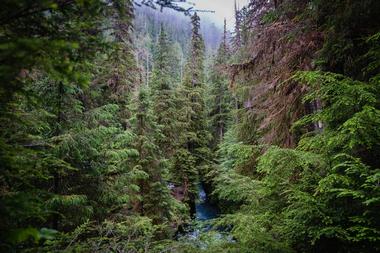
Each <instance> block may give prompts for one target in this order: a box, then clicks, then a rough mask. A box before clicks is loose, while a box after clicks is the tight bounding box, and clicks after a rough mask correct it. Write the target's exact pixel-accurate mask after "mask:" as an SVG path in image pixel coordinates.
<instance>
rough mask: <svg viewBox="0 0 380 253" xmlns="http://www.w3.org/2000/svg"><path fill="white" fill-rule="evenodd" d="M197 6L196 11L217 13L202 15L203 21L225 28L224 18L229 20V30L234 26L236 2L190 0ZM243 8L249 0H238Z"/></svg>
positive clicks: (226, 0)
mask: <svg viewBox="0 0 380 253" xmlns="http://www.w3.org/2000/svg"><path fill="white" fill-rule="evenodd" d="M189 2H192V3H194V4H195V8H196V9H201V10H213V11H215V13H200V16H201V19H202V18H206V19H209V20H210V21H212V22H214V23H215V25H217V26H218V27H223V21H224V18H226V19H227V27H228V29H232V28H233V26H234V0H189ZM236 2H237V3H238V5H239V6H240V8H241V7H243V6H244V5H247V4H248V2H249V0H236Z"/></svg>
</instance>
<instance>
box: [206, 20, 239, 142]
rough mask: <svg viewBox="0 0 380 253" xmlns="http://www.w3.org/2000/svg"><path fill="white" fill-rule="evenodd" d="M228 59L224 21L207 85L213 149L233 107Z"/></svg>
mask: <svg viewBox="0 0 380 253" xmlns="http://www.w3.org/2000/svg"><path fill="white" fill-rule="evenodd" d="M229 57H230V48H229V44H228V41H227V25H226V20H225V21H224V33H223V40H222V42H221V43H220V46H219V48H218V51H217V54H216V56H215V58H214V62H213V66H212V68H211V73H210V85H209V92H208V94H209V96H208V99H209V100H210V101H209V107H210V108H209V117H210V127H211V132H212V134H213V140H212V141H211V147H212V148H213V149H214V148H216V147H217V145H218V144H219V143H220V142H221V141H222V140H223V136H224V134H225V133H226V130H227V127H228V124H229V121H230V119H231V115H230V111H231V109H232V107H233V101H232V99H231V98H232V94H231V93H230V92H229V90H228V83H229V81H228V75H227V63H228V61H229Z"/></svg>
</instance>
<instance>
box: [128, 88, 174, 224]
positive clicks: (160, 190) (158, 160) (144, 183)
mask: <svg viewBox="0 0 380 253" xmlns="http://www.w3.org/2000/svg"><path fill="white" fill-rule="evenodd" d="M134 102H135V103H134V104H135V106H136V108H135V109H134V116H133V117H132V130H133V132H134V133H135V135H136V138H135V141H134V145H133V146H134V148H135V149H136V150H137V151H138V156H137V157H136V158H135V159H134V162H133V163H134V169H137V170H138V171H141V172H142V173H143V174H142V175H143V177H141V178H140V179H139V182H138V185H139V192H140V197H141V199H140V201H139V202H138V203H136V206H135V210H136V211H137V212H138V213H140V214H141V215H146V216H148V217H150V218H152V219H153V223H154V224H164V223H165V222H168V221H169V220H170V219H171V218H172V217H171V216H172V215H173V213H174V212H173V209H174V208H175V207H176V205H175V204H174V203H175V200H174V199H173V197H172V196H171V195H170V192H169V188H168V187H167V177H168V166H167V163H166V162H165V159H164V158H163V155H162V152H161V150H160V148H159V146H157V145H156V141H157V139H158V138H159V132H158V127H157V123H156V117H155V115H154V112H153V111H152V108H151V103H150V97H149V93H148V91H146V90H144V89H141V90H140V91H139V94H138V98H137V99H136V101H134Z"/></svg>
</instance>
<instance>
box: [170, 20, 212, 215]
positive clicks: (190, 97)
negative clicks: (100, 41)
mask: <svg viewBox="0 0 380 253" xmlns="http://www.w3.org/2000/svg"><path fill="white" fill-rule="evenodd" d="M191 23H192V26H193V28H192V37H191V44H190V52H189V57H188V59H187V63H186V69H185V75H184V81H183V83H182V85H181V87H180V89H179V92H180V98H179V102H180V107H179V108H180V110H181V111H180V113H181V116H180V122H182V123H183V124H182V125H183V129H181V132H180V137H179V139H180V145H181V148H180V149H178V150H177V152H176V155H175V161H174V169H175V171H177V170H181V171H179V172H176V173H178V175H182V178H180V180H181V181H180V182H181V184H182V185H183V186H184V188H185V192H186V193H187V196H186V197H187V200H188V201H189V203H190V204H191V207H192V208H193V206H192V205H193V204H194V201H195V192H196V184H197V179H196V178H197V175H198V174H199V173H201V174H203V173H205V171H207V169H206V167H207V164H208V163H209V160H210V150H209V148H208V142H209V139H210V133H209V132H208V127H207V119H206V116H207V115H206V107H205V98H204V95H205V74H204V48H205V47H204V42H203V39H202V36H201V34H200V18H199V16H198V15H197V14H196V13H195V14H194V15H193V16H192V18H191ZM184 158H185V159H186V160H187V162H186V163H184V164H180V163H181V162H182V160H183V159H184ZM184 165H187V166H184ZM175 166H177V167H175ZM192 211H194V210H192Z"/></svg>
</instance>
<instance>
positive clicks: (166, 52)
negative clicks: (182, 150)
mask: <svg viewBox="0 0 380 253" xmlns="http://www.w3.org/2000/svg"><path fill="white" fill-rule="evenodd" d="M172 49H173V46H172V44H171V42H170V40H169V38H168V35H167V33H166V31H165V29H164V26H161V31H160V34H159V37H158V41H157V45H156V54H155V59H154V69H153V75H152V80H151V87H150V90H151V94H152V101H153V105H152V108H153V112H154V115H155V116H156V119H157V124H158V126H159V128H160V130H161V135H160V136H159V137H158V140H157V145H158V146H159V148H160V150H162V151H163V155H164V156H165V157H166V158H170V157H171V155H172V154H173V152H174V144H175V140H174V139H175V134H176V109H175V101H174V90H173V86H174V77H173V71H172V65H171V64H172V62H173V61H174V57H173V54H172V53H171V51H172Z"/></svg>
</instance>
